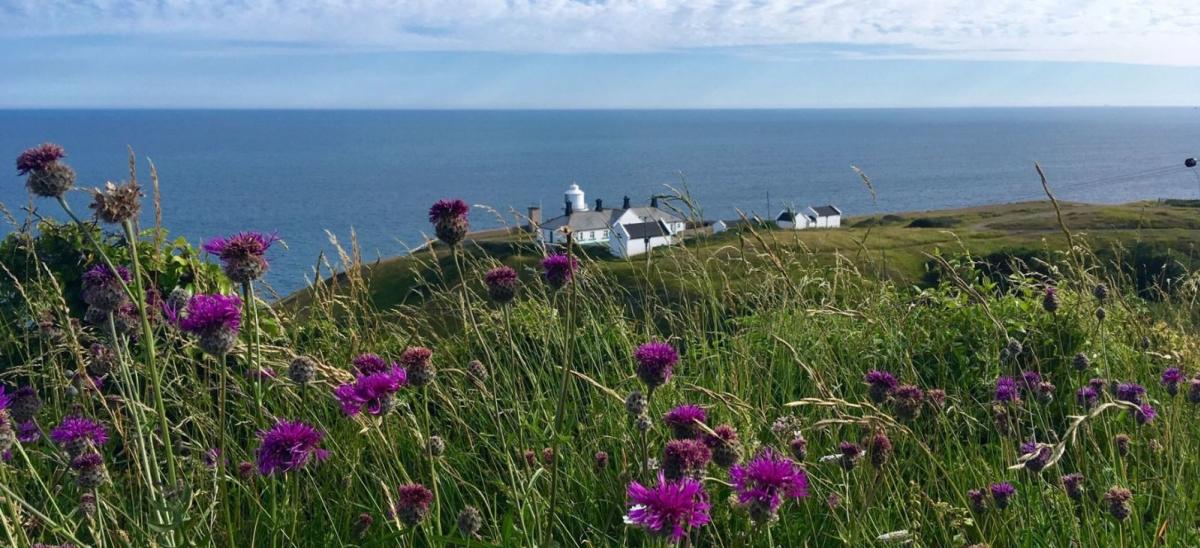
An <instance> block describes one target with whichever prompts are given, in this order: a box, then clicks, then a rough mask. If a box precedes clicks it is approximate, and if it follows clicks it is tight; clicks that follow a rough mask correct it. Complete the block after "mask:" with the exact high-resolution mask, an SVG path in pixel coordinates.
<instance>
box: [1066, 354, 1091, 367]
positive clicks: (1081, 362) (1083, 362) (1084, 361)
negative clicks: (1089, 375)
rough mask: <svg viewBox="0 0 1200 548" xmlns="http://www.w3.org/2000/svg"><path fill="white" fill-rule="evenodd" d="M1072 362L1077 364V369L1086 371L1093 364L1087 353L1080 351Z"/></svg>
mask: <svg viewBox="0 0 1200 548" xmlns="http://www.w3.org/2000/svg"><path fill="white" fill-rule="evenodd" d="M1071 364H1072V365H1074V366H1075V370H1076V371H1086V370H1087V369H1088V368H1089V367H1091V366H1092V361H1091V360H1089V359H1088V355H1087V354H1084V353H1083V352H1079V353H1078V354H1075V359H1074V360H1072V361H1071Z"/></svg>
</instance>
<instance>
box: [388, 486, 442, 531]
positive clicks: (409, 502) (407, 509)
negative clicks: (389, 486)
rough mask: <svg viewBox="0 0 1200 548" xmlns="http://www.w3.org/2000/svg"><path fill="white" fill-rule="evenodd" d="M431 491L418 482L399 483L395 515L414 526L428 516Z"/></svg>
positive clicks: (431, 496) (431, 500) (408, 524)
mask: <svg viewBox="0 0 1200 548" xmlns="http://www.w3.org/2000/svg"><path fill="white" fill-rule="evenodd" d="M432 502H433V492H432V491H430V490H429V489H427V488H426V487H425V486H424V485H421V484H419V483H409V484H405V485H401V486H400V487H399V488H397V489H396V517H398V518H400V521H401V522H402V523H404V524H405V525H407V526H409V527H416V526H417V525H418V524H420V523H421V522H422V521H424V520H425V518H426V517H428V516H429V505H430V504H431V503H432Z"/></svg>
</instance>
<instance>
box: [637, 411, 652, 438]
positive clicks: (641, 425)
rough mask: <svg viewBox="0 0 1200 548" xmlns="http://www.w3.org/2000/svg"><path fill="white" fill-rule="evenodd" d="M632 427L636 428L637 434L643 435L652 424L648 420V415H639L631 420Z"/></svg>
mask: <svg viewBox="0 0 1200 548" xmlns="http://www.w3.org/2000/svg"><path fill="white" fill-rule="evenodd" d="M633 425H634V427H636V428H637V430H638V432H641V433H643V434H645V433H646V432H649V431H650V428H651V427H652V426H654V422H653V421H651V420H650V416H649V415H646V414H641V415H638V417H637V418H636V419H634V420H633Z"/></svg>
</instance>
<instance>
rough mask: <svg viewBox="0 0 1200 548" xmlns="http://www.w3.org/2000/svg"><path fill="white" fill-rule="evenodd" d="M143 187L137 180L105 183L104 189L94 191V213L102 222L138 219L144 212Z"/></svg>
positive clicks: (92, 205)
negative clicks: (118, 183)
mask: <svg viewBox="0 0 1200 548" xmlns="http://www.w3.org/2000/svg"><path fill="white" fill-rule="evenodd" d="M142 196H144V194H142V187H140V186H138V184H137V183H136V182H128V183H122V184H120V185H117V184H113V183H112V182H111V181H110V182H107V183H105V184H104V189H95V190H93V191H92V203H91V205H90V206H88V207H90V208H92V212H93V214H94V215H95V216H96V218H97V219H99V220H100V221H102V222H105V223H109V224H121V223H124V222H125V221H131V220H134V219H137V217H138V215H140V214H141V213H142Z"/></svg>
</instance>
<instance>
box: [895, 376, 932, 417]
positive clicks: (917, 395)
mask: <svg viewBox="0 0 1200 548" xmlns="http://www.w3.org/2000/svg"><path fill="white" fill-rule="evenodd" d="M924 401H925V392H924V391H922V390H921V389H920V388H918V387H917V386H915V385H912V384H902V385H900V386H897V387H896V388H895V389H893V390H892V406H893V407H894V408H895V409H896V415H897V416H899V417H900V418H902V419H913V418H916V417H917V416H918V415H920V414H921V406H922V404H923V403H924Z"/></svg>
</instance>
